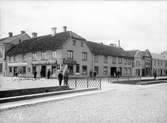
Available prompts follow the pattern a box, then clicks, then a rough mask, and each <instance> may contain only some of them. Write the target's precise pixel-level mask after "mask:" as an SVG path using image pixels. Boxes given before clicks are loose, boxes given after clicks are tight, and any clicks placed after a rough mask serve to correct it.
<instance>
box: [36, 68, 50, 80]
mask: <svg viewBox="0 0 167 123" xmlns="http://www.w3.org/2000/svg"><path fill="white" fill-rule="evenodd" d="M33 75H34V79H36V78H37V71H36V70H35V71H34V72H33ZM40 75H41V77H42V76H43V73H42V71H41V72H40ZM50 75H51V72H50V69H49V70H48V71H47V79H50Z"/></svg>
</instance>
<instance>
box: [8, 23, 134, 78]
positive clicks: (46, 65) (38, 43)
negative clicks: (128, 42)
mask: <svg viewBox="0 0 167 123" xmlns="http://www.w3.org/2000/svg"><path fill="white" fill-rule="evenodd" d="M52 30H53V34H52V35H46V36H40V37H37V36H34V38H32V39H28V40H25V41H23V42H22V43H20V44H18V45H16V46H15V47H13V48H12V49H10V50H9V51H8V53H7V56H8V57H7V60H8V75H9V76H15V75H17V74H21V75H23V76H26V77H32V76H33V72H34V71H37V77H45V76H46V73H47V71H48V70H50V71H51V73H52V76H56V73H57V71H58V70H61V69H63V67H64V65H65V64H67V65H68V68H69V71H70V73H71V75H75V76H76V75H77V76H89V75H90V72H91V71H96V73H97V76H115V74H116V72H117V71H119V73H120V74H121V75H122V76H130V75H131V74H132V58H131V57H130V56H129V54H128V53H127V52H126V51H124V50H123V49H122V48H121V47H116V46H110V45H104V44H101V43H95V42H90V41H87V40H86V39H84V38H83V37H81V36H79V35H78V34H76V33H74V32H72V31H67V29H66V26H65V27H64V31H63V32H61V33H57V32H56V28H52Z"/></svg>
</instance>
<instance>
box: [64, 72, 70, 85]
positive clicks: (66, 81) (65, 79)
mask: <svg viewBox="0 0 167 123" xmlns="http://www.w3.org/2000/svg"><path fill="white" fill-rule="evenodd" d="M68 74H69V72H68V70H66V71H65V72H64V85H66V86H68Z"/></svg>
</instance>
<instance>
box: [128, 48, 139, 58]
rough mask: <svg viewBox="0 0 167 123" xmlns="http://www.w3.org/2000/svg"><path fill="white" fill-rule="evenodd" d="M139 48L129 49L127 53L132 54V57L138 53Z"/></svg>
mask: <svg viewBox="0 0 167 123" xmlns="http://www.w3.org/2000/svg"><path fill="white" fill-rule="evenodd" d="M137 51H138V50H128V51H127V53H128V54H129V55H130V56H131V57H134V56H135V55H136V52H137Z"/></svg>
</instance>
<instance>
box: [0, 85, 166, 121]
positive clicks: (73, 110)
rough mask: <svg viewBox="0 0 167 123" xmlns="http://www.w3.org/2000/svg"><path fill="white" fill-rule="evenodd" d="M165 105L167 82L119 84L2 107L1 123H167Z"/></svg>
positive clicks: (0, 113)
mask: <svg viewBox="0 0 167 123" xmlns="http://www.w3.org/2000/svg"><path fill="white" fill-rule="evenodd" d="M123 86H124V88H127V87H128V88H127V89H123V88H122V87H123ZM166 107H167V84H153V85H142V86H141V85H133V86H130V87H129V86H128V85H121V89H119V86H118V85H117V88H115V89H112V90H108V91H104V92H102V93H97V94H92V95H85V96H80V97H75V98H70V99H64V100H59V101H51V102H47V103H41V104H36V105H30V106H22V107H17V108H13V109H10V110H3V111H1V112H0V123H11V122H13V123H24V122H26V123H38V122H40V123H167V108H166Z"/></svg>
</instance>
